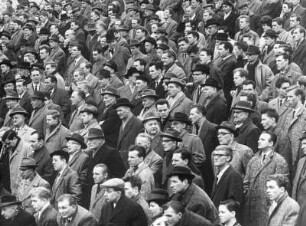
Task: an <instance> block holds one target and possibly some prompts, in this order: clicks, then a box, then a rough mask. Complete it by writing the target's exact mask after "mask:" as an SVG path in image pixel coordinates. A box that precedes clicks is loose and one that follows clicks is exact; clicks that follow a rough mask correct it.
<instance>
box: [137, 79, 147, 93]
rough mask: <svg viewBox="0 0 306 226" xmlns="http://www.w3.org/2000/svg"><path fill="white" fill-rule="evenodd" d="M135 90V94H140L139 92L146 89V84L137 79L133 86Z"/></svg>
mask: <svg viewBox="0 0 306 226" xmlns="http://www.w3.org/2000/svg"><path fill="white" fill-rule="evenodd" d="M135 88H136V90H137V92H141V91H143V90H145V89H147V83H146V82H144V81H143V80H139V79H137V80H136V84H135Z"/></svg>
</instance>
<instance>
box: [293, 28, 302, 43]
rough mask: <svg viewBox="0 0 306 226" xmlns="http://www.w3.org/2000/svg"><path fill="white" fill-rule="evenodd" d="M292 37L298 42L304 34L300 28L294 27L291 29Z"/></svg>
mask: <svg viewBox="0 0 306 226" xmlns="http://www.w3.org/2000/svg"><path fill="white" fill-rule="evenodd" d="M293 39H294V41H296V42H300V41H301V40H303V39H304V34H303V33H302V32H300V29H295V30H294V31H293Z"/></svg>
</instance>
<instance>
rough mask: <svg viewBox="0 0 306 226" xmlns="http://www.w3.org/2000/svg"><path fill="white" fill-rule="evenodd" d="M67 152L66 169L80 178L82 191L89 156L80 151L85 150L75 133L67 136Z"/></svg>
mask: <svg viewBox="0 0 306 226" xmlns="http://www.w3.org/2000/svg"><path fill="white" fill-rule="evenodd" d="M66 140H67V152H68V154H69V160H68V167H69V168H70V169H72V170H73V171H75V172H77V173H78V175H79V178H80V182H81V185H82V189H83V191H84V186H85V184H86V182H87V181H86V178H87V171H88V167H87V165H88V162H89V156H88V155H87V154H86V153H84V152H83V151H82V150H84V149H86V148H87V145H86V144H85V142H84V138H83V137H82V136H81V135H80V134H77V133H73V134H72V135H70V136H67V138H66Z"/></svg>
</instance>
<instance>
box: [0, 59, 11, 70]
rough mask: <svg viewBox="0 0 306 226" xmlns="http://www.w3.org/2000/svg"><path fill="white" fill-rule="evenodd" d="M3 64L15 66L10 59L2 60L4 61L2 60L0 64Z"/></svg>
mask: <svg viewBox="0 0 306 226" xmlns="http://www.w3.org/2000/svg"><path fill="white" fill-rule="evenodd" d="M1 64H5V65H7V66H9V67H10V68H12V67H13V65H12V64H11V61H10V60H2V61H1V62H0V65H1Z"/></svg>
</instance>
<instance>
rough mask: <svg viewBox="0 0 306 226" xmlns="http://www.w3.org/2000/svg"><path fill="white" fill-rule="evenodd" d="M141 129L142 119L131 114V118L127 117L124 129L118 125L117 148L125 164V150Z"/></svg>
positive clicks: (133, 141) (132, 142)
mask: <svg viewBox="0 0 306 226" xmlns="http://www.w3.org/2000/svg"><path fill="white" fill-rule="evenodd" d="M141 129H143V124H142V121H141V120H140V119H138V118H137V117H136V116H132V118H130V119H129V121H128V122H127V123H126V125H125V127H124V129H122V125H121V127H120V130H119V138H118V143H117V150H118V151H119V152H120V155H121V157H122V159H123V162H124V163H125V164H126V166H127V154H128V153H127V150H128V148H129V147H130V145H132V144H134V143H135V139H136V137H137V135H138V133H139V132H140V130H141Z"/></svg>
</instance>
